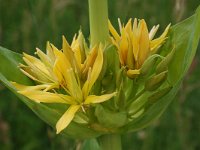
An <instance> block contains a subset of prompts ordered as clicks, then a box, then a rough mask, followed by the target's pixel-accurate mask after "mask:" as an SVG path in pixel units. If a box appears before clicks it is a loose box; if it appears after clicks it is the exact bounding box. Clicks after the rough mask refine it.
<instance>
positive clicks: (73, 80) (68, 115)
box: [13, 32, 116, 133]
mask: <svg viewBox="0 0 200 150" xmlns="http://www.w3.org/2000/svg"><path fill="white" fill-rule="evenodd" d="M81 36H82V33H81V32H80V33H79V36H78V39H77V38H76V37H75V38H74V40H73V42H72V44H71V46H70V45H69V44H68V42H67V41H66V39H65V38H64V37H63V46H62V51H59V50H57V48H55V47H54V46H52V49H51V50H52V52H53V53H51V54H54V55H52V56H53V57H48V56H49V55H48V54H47V55H48V56H47V55H45V54H43V53H42V52H41V51H39V52H37V54H38V55H39V57H40V60H39V59H37V58H35V57H32V56H29V57H31V60H37V62H40V65H38V64H36V62H35V61H32V62H28V65H29V66H37V69H38V70H40V71H38V70H37V69H36V70H37V71H38V73H39V74H37V75H38V76H37V78H36V79H37V80H35V78H33V77H36V76H35V74H34V76H33V75H32V74H33V73H32V72H31V73H29V72H28V73H29V74H31V75H32V76H33V77H32V76H30V75H29V74H27V72H25V71H24V70H22V71H23V72H24V73H25V74H26V75H28V76H29V77H30V78H31V79H33V80H35V81H38V82H40V83H44V84H41V85H36V86H25V85H20V84H18V83H13V85H14V86H15V87H16V88H17V89H18V92H19V93H20V94H22V95H24V96H26V97H28V98H29V99H31V100H33V101H35V102H39V103H40V102H43V103H63V104H66V105H69V108H68V109H67V110H66V112H65V113H64V114H63V115H62V116H61V118H60V119H59V120H58V122H57V124H56V130H57V133H60V132H61V131H62V130H63V129H65V128H66V127H67V126H68V125H69V124H70V122H71V121H72V120H73V118H74V116H75V114H76V112H77V111H84V110H85V109H84V107H85V106H88V105H90V104H95V103H101V102H104V101H107V100H109V99H111V98H112V97H113V96H114V95H116V92H113V93H111V94H104V95H94V94H92V93H91V90H92V87H93V85H94V83H95V82H96V80H97V79H98V76H99V74H100V72H101V69H102V66H103V46H102V45H99V46H95V47H93V48H92V49H91V51H90V52H89V53H88V54H86V52H85V49H84V48H83V47H81V46H82V44H83V43H81V42H80V38H82V40H83V39H84V38H83V37H81ZM83 55H84V57H83ZM52 58H53V59H52ZM25 62H26V63H27V61H25ZM50 62H51V63H50ZM41 63H42V64H41ZM40 67H41V68H40ZM44 68H45V69H46V70H42V69H44ZM48 69H49V70H48ZM47 70H48V71H47ZM44 73H46V74H45V76H44ZM47 73H48V74H47ZM85 75H86V78H84V76H85ZM53 77H54V78H53ZM53 79H54V80H53ZM51 81H52V83H54V81H55V82H56V83H58V84H59V86H58V87H54V88H51V90H50V89H49V91H47V90H46V84H47V83H48V84H49V83H51ZM56 88H62V89H64V90H65V93H58V92H57V91H58V90H56ZM80 108H82V109H80Z"/></svg>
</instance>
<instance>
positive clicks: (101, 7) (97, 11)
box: [88, 0, 109, 46]
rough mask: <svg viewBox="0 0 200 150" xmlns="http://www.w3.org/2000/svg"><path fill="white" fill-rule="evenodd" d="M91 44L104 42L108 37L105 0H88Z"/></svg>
mask: <svg viewBox="0 0 200 150" xmlns="http://www.w3.org/2000/svg"><path fill="white" fill-rule="evenodd" d="M88 3H89V17H90V40H91V41H90V42H91V46H94V45H96V44H99V43H100V42H101V43H105V42H106V41H107V40H108V38H109V30H108V4H107V0H88Z"/></svg>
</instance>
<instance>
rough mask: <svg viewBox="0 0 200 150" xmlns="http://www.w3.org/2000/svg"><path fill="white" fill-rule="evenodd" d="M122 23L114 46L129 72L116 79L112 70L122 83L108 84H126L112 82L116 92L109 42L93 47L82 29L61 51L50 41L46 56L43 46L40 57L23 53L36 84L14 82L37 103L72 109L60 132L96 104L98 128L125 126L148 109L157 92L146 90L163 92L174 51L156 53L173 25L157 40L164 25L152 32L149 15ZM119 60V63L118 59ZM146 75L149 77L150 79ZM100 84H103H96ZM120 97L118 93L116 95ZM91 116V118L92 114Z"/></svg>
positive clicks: (26, 70) (59, 125)
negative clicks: (109, 65) (141, 80)
mask: <svg viewBox="0 0 200 150" xmlns="http://www.w3.org/2000/svg"><path fill="white" fill-rule="evenodd" d="M119 27H120V34H118V33H117V31H116V30H115V29H114V27H113V26H112V24H111V23H110V22H109V29H110V33H111V35H112V36H111V39H112V40H111V41H112V42H111V43H110V45H114V46H115V52H116V54H118V58H117V59H118V62H120V64H121V65H120V64H119V65H118V66H117V67H118V68H119V70H122V72H123V71H125V74H123V73H122V76H118V75H116V74H115V75H116V76H118V77H114V76H113V72H112V71H109V73H110V74H112V76H111V80H112V79H116V81H114V82H111V81H110V82H108V84H107V85H106V86H109V87H110V84H113V85H114V84H116V85H120V86H112V89H111V90H110V89H109V88H105V86H104V81H105V78H106V77H105V76H106V74H109V73H105V72H106V71H108V70H107V69H106V65H104V64H105V62H104V60H105V57H106V56H105V55H106V53H105V49H107V48H108V47H109V46H108V45H103V44H97V45H95V46H94V47H88V46H87V43H86V41H85V38H84V37H83V34H82V32H81V31H80V32H79V34H78V36H75V37H74V38H73V41H72V43H71V44H69V43H68V42H67V40H66V39H65V37H64V36H63V42H62V49H61V50H58V49H57V48H56V47H55V46H54V45H53V44H50V43H49V42H48V43H47V47H46V54H45V53H43V52H42V51H41V50H40V49H38V48H37V51H36V54H37V56H38V57H39V58H36V57H33V56H30V55H28V54H25V53H24V54H23V60H24V62H25V63H26V64H20V69H21V71H22V72H23V73H24V74H25V75H26V76H28V77H29V78H30V79H32V80H33V81H35V85H32V86H28V85H21V84H18V83H15V82H12V84H13V85H14V86H15V87H16V89H17V90H18V93H20V94H22V95H24V96H26V97H28V98H29V99H30V100H33V101H35V102H37V103H61V104H63V105H66V106H67V110H66V111H65V112H64V113H63V115H62V116H61V118H60V119H59V120H58V121H57V124H56V130H57V133H60V132H61V131H62V130H63V129H65V128H66V127H67V126H68V125H69V124H70V122H71V121H72V120H73V119H74V118H75V116H76V114H77V113H78V112H81V113H84V114H85V115H86V116H87V114H88V110H90V109H92V108H94V109H95V110H94V109H93V110H94V111H93V113H94V114H93V115H92V116H93V118H94V116H95V117H96V119H93V122H95V121H96V123H95V127H94V126H93V127H94V128H97V126H98V125H97V124H101V126H98V128H99V127H102V126H103V130H104V129H105V128H104V127H106V128H109V129H111V128H112V127H121V126H123V125H125V124H127V123H129V122H130V121H132V119H133V118H135V117H138V116H139V115H141V114H142V113H143V112H144V104H145V103H146V102H147V99H148V98H149V97H150V96H152V93H151V92H149V93H148V94H146V93H145V91H154V90H157V89H158V88H159V87H160V86H161V84H162V83H163V81H164V80H165V79H166V75H167V69H163V66H165V65H167V63H166V61H167V62H169V61H170V58H171V57H172V56H171V55H172V54H169V55H167V56H166V57H163V56H161V55H158V54H156V53H157V52H158V49H159V47H161V46H162V44H163V43H164V42H165V40H166V39H167V37H166V36H167V33H168V30H169V27H170V25H169V26H167V28H166V29H165V31H164V33H163V34H162V35H161V36H160V37H158V38H156V39H154V40H153V38H154V35H155V34H156V32H157V30H158V27H159V26H158V25H157V26H154V27H153V28H152V29H151V31H150V32H149V31H148V28H147V25H146V23H145V21H144V20H143V19H142V20H139V23H138V20H137V19H135V20H134V22H133V25H132V20H131V19H130V20H129V21H128V23H127V24H126V25H125V26H124V25H122V24H121V22H120V20H119ZM158 57H159V58H161V61H158V62H157V60H156V58H158ZM109 59H111V60H112V59H113V58H109ZM107 62H108V60H107ZM115 63H116V64H117V62H114V64H115ZM155 64H156V65H155ZM163 64H164V65H163ZM153 66H154V67H155V66H157V69H156V71H155V72H153V73H149V70H150V68H153ZM159 66H161V67H159ZM113 67H114V66H113ZM144 76H146V77H145V79H144V78H143V77H144ZM138 79H144V80H143V82H142V83H141V84H139V85H137V86H134V85H136V84H135V82H136V80H138ZM98 81H99V82H98ZM97 82H98V84H99V86H95V84H97ZM167 90H168V88H167V89H166V88H164V91H163V90H161V93H160V94H165V93H166V92H167ZM133 91H135V93H134V92H133ZM114 96H116V97H115V98H114ZM108 100H110V101H111V100H113V101H115V102H116V101H117V102H118V103H117V104H116V103H115V104H116V105H119V106H118V107H115V106H113V105H112V104H113V103H109V104H106V105H103V102H105V101H108ZM98 103H101V104H102V105H99V104H98ZM122 103H124V109H123V111H122V109H120V107H122V105H121V104H122ZM125 103H126V104H125ZM107 105H109V106H107ZM102 106H105V108H104V107H102ZM115 108H116V109H115ZM104 109H105V110H106V111H104ZM107 110H108V111H107ZM112 111H114V112H112ZM109 112H110V114H111V115H109ZM104 113H107V114H108V115H107V116H111V117H113V120H112V119H111V121H107V120H106V117H105V116H103V115H104ZM87 117H88V118H89V120H90V115H88V116H87ZM120 117H121V118H120ZM114 118H118V120H117V121H114V120H115V119H114ZM119 119H120V120H121V121H120V120H119ZM93 125H94V124H93ZM98 130H99V129H98Z"/></svg>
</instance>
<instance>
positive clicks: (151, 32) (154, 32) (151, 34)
mask: <svg viewBox="0 0 200 150" xmlns="http://www.w3.org/2000/svg"><path fill="white" fill-rule="evenodd" d="M158 28H159V25H157V26H153V28H152V29H151V31H150V32H149V40H152V39H153V38H154V36H155V34H156V32H157V31H158Z"/></svg>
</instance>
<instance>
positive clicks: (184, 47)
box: [166, 6, 200, 83]
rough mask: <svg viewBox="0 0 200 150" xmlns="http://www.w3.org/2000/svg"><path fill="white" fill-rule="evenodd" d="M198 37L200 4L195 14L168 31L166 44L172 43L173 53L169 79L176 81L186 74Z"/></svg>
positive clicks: (172, 81) (199, 33)
mask: <svg viewBox="0 0 200 150" xmlns="http://www.w3.org/2000/svg"><path fill="white" fill-rule="evenodd" d="M199 37H200V6H199V7H198V9H197V11H196V14H194V15H193V16H192V17H190V18H188V19H186V20H184V21H183V22H181V23H179V24H176V25H174V26H173V27H172V29H171V31H170V33H169V39H170V41H168V43H167V44H166V46H169V45H174V46H175V54H174V56H173V59H172V62H171V63H170V66H169V79H170V82H171V83H177V82H178V81H179V80H181V79H182V78H183V76H184V75H185V74H186V72H187V70H188V68H189V66H190V64H191V63H192V60H193V58H194V55H195V53H196V49H197V46H198V43H199Z"/></svg>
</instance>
